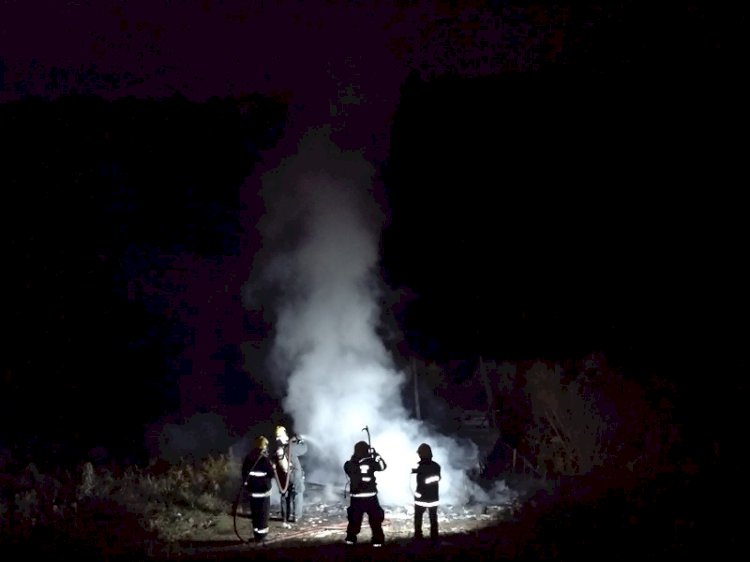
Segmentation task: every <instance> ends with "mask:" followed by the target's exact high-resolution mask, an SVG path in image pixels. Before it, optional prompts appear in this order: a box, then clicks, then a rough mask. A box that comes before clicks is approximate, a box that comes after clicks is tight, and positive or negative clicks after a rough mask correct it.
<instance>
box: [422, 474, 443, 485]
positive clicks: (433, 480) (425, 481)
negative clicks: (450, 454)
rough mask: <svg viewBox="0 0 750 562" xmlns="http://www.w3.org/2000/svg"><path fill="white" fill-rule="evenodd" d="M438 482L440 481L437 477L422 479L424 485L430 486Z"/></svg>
mask: <svg viewBox="0 0 750 562" xmlns="http://www.w3.org/2000/svg"><path fill="white" fill-rule="evenodd" d="M438 480H440V477H439V476H428V477H427V478H425V479H424V483H425V484H432V483H434V482H437V481H438Z"/></svg>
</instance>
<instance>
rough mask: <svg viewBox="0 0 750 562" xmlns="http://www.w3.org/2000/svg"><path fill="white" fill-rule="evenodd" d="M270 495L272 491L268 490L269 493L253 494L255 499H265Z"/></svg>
mask: <svg viewBox="0 0 750 562" xmlns="http://www.w3.org/2000/svg"><path fill="white" fill-rule="evenodd" d="M270 495H271V490H268V491H267V492H260V493H256V494H252V496H253V497H254V498H265V497H267V496H270Z"/></svg>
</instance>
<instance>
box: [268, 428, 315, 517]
mask: <svg viewBox="0 0 750 562" xmlns="http://www.w3.org/2000/svg"><path fill="white" fill-rule="evenodd" d="M305 453H307V443H306V442H305V441H303V440H302V439H301V438H299V437H297V436H294V437H292V438H291V439H290V438H289V434H288V433H287V431H286V428H285V427H284V426H283V425H277V426H276V443H275V446H274V455H273V456H274V463H275V465H276V470H277V474H278V477H279V481H278V483H277V484H278V486H279V493H280V495H281V497H280V498H279V502H280V504H281V520H282V521H283V522H284V526H285V527H289V526H290V525H291V524H292V523H299V522H300V520H301V519H302V512H303V508H304V497H305V472H304V470H303V469H302V463H301V462H300V460H299V458H300V457H301V456H303V455H304V454H305Z"/></svg>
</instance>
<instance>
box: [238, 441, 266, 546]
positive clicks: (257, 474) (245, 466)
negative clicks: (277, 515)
mask: <svg viewBox="0 0 750 562" xmlns="http://www.w3.org/2000/svg"><path fill="white" fill-rule="evenodd" d="M273 478H274V467H273V464H272V463H271V459H270V458H269V457H268V439H266V438H265V437H264V436H262V435H261V436H260V437H258V438H257V439H256V440H255V448H254V449H253V450H251V451H250V452H249V453H248V454H247V456H246V457H245V460H244V461H243V462H242V482H243V487H244V490H243V491H244V497H245V498H247V500H248V503H249V504H250V519H251V520H252V523H253V537H254V538H255V542H258V543H260V542H263V541H264V540H265V538H266V537H267V536H268V517H269V515H270V511H271V490H272V486H273Z"/></svg>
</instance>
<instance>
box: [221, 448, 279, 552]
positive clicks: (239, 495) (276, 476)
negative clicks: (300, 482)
mask: <svg viewBox="0 0 750 562" xmlns="http://www.w3.org/2000/svg"><path fill="white" fill-rule="evenodd" d="M285 447H286V457H287V458H291V441H290V442H289V443H287V444H286V445H285ZM261 456H262V455H259V456H258V458H257V459H255V462H254V463H253V466H252V467H251V468H250V470H249V471H248V475H247V478H249V477H250V472H252V471H253V469H254V468H255V465H257V464H258V461H259V460H260V457H261ZM271 466H272V467H273V476H274V479H275V480H276V485H277V486H278V488H279V493H280V494H281V495H282V496H283V495H284V494H286V492H287V490H288V489H289V483H290V482H291V480H292V478H291V473H292V470H294V465H293V464H291V465H290V467H289V470H288V471H287V473H286V482H285V483H284V485H283V486H282V485H281V479H280V478H279V473H278V471H277V470H276V463H275V462H272V463H271ZM246 486H247V479H245V480H244V481H243V482H242V483H241V484H240V489H239V490H238V491H237V497H236V498H235V500H234V504H233V506H232V520H233V523H234V534H235V535H237V538H238V539H240V540H241V541H242V542H250V539H243V538H242V536H240V533H239V531H238V530H237V508H238V507H239V503H240V500H241V499H242V491H243V490H244V489H245V487H246Z"/></svg>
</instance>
